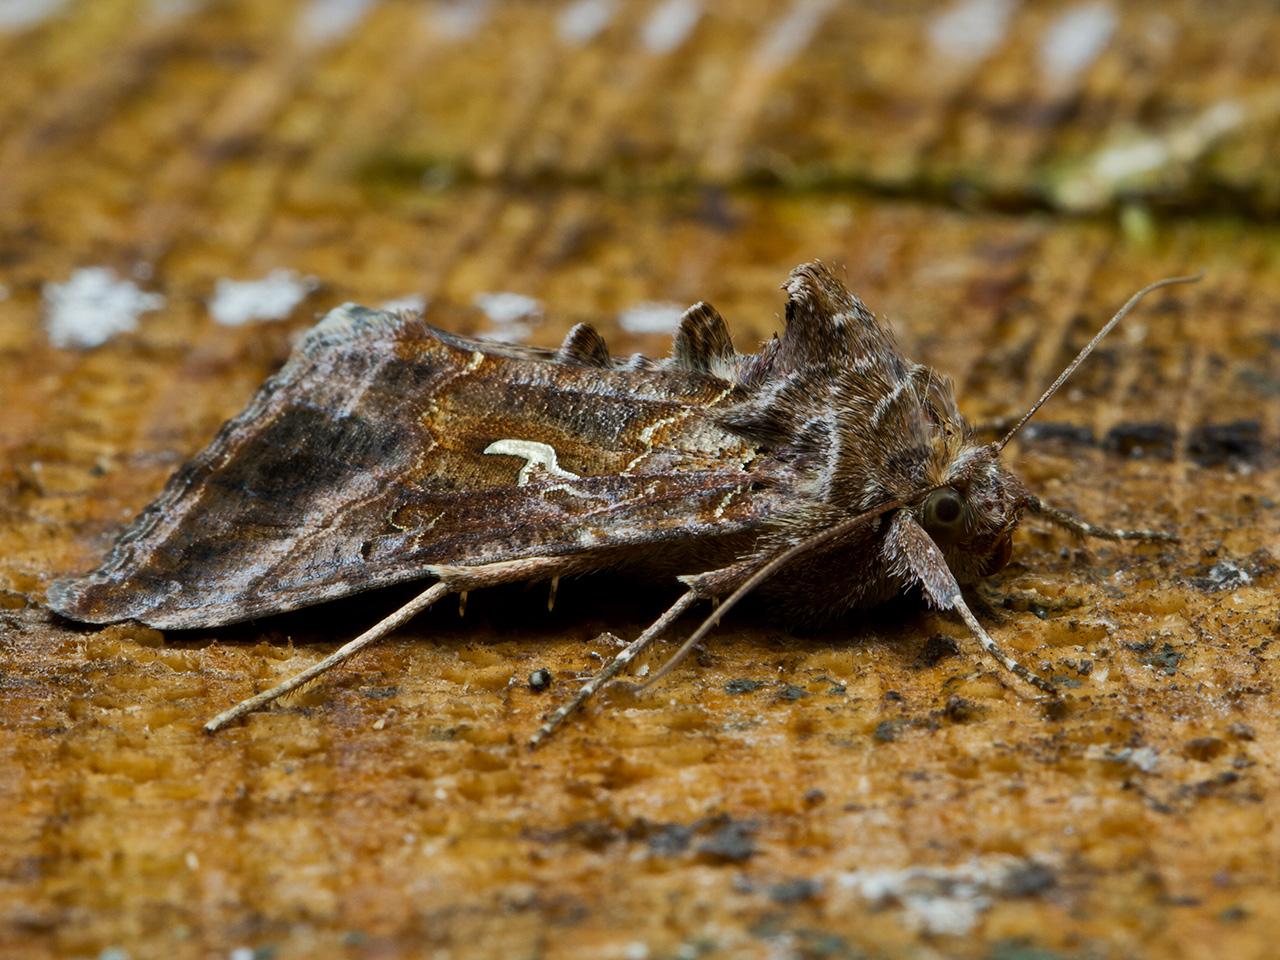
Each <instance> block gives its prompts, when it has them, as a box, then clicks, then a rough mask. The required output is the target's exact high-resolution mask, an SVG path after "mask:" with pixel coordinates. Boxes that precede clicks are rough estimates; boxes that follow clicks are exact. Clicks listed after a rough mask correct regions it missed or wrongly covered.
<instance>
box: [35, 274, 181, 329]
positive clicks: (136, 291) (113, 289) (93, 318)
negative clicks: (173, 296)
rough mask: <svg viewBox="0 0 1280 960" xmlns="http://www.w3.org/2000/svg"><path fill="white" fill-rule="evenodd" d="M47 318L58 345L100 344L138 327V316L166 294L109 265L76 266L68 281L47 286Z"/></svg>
mask: <svg viewBox="0 0 1280 960" xmlns="http://www.w3.org/2000/svg"><path fill="white" fill-rule="evenodd" d="M43 292H44V322H45V330H46V331H47V332H48V334H49V342H50V343H52V344H53V345H54V346H55V347H99V346H101V345H102V344H104V343H106V342H107V341H108V340H110V339H111V338H112V337H114V336H116V335H117V334H121V333H128V332H130V331H133V330H136V329H138V317H140V316H141V315H142V314H144V313H146V312H148V311H150V310H159V309H160V308H161V307H163V306H164V304H165V298H164V296H163V295H162V294H159V293H148V292H146V291H144V290H142V289H140V288H139V287H138V286H137V285H136V284H134V283H133V282H132V281H129V280H122V279H121V278H120V277H118V276H117V275H116V273H115V271H113V270H111V269H109V268H107V267H85V268H84V269H82V270H77V271H76V272H75V273H73V274H71V276H70V277H69V278H68V279H67V281H66V282H65V283H47V284H45V286H44V291H43Z"/></svg>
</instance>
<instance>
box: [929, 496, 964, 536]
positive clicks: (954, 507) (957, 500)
mask: <svg viewBox="0 0 1280 960" xmlns="http://www.w3.org/2000/svg"><path fill="white" fill-rule="evenodd" d="M963 517H964V500H962V499H961V497H960V494H959V493H957V492H956V491H955V490H952V489H951V488H950V487H943V488H942V489H941V490H935V491H933V493H931V494H929V496H928V497H926V498H925V501H924V525H925V526H926V527H928V528H929V529H930V530H937V531H947V532H951V531H954V530H955V529H956V527H958V526H959V524H960V521H961V519H962V518H963Z"/></svg>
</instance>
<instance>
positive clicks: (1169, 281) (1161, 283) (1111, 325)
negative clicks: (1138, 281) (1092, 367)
mask: <svg viewBox="0 0 1280 960" xmlns="http://www.w3.org/2000/svg"><path fill="white" fill-rule="evenodd" d="M1202 277H1204V274H1203V273H1197V274H1193V275H1191V276H1188V277H1165V278H1164V279H1163V280H1157V281H1156V282H1155V283H1149V284H1147V285H1146V286H1145V287H1143V288H1142V289H1141V290H1139V291H1138V292H1137V293H1135V294H1134V295H1133V296H1132V297H1130V298H1129V299H1128V301H1126V302H1125V305H1124V306H1123V307H1121V308H1120V309H1119V310H1117V311H1116V315H1115V316H1114V317H1112V318H1111V319H1110V320H1108V321H1107V324H1106V326H1104V327H1103V328H1102V329H1101V330H1099V331H1098V332H1097V333H1095V334H1094V335H1093V339H1092V340H1090V341H1089V342H1088V343H1086V344H1085V345H1084V349H1082V350H1081V351H1080V352H1079V353H1077V354H1076V358H1075V359H1074V360H1072V361H1071V362H1070V363H1069V364H1067V368H1066V369H1065V370H1063V371H1062V372H1061V373H1060V374H1058V379H1057V380H1054V381H1053V383H1051V384H1050V385H1049V389H1048V390H1046V391H1045V392H1044V393H1042V394H1041V395H1040V399H1039V400H1037V401H1036V402H1035V403H1033V404H1032V405H1031V409H1030V410H1028V411H1027V412H1026V413H1024V414H1023V415H1022V419H1021V420H1019V421H1018V422H1017V423H1016V424H1014V427H1013V429H1012V430H1010V431H1009V432H1008V433H1006V434H1005V435H1004V439H1003V440H1001V441H1000V442H999V443H998V444H996V450H1003V449H1004V447H1005V444H1007V443H1008V442H1009V441H1010V440H1012V439H1013V435H1014V434H1016V433H1017V432H1018V431H1019V430H1021V429H1022V427H1023V425H1024V424H1026V422H1027V421H1028V420H1030V419H1031V418H1032V417H1033V416H1035V412H1036V411H1037V410H1039V409H1040V408H1041V407H1042V406H1044V404H1045V401H1046V400H1048V399H1049V398H1050V397H1052V396H1053V395H1054V394H1055V393H1057V392H1058V388H1059V387H1060V386H1062V385H1063V384H1064V383H1066V382H1067V378H1068V377H1070V376H1071V374H1073V373H1075V370H1076V367H1078V366H1080V364H1082V363H1084V358H1085V357H1087V356H1089V354H1091V353H1093V348H1094V347H1096V346H1097V345H1098V344H1099V343H1100V342H1101V341H1102V338H1103V337H1105V336H1106V335H1107V334H1108V333H1110V332H1111V331H1112V330H1114V329H1115V327H1116V324H1118V323H1119V322H1120V321H1121V320H1123V319H1124V318H1125V317H1126V316H1127V315H1128V313H1129V311H1130V310H1132V309H1133V308H1134V307H1135V306H1137V305H1138V301H1139V300H1141V299H1142V298H1143V297H1145V296H1146V295H1147V294H1148V293H1150V292H1151V291H1152V290H1159V289H1160V288H1161V287H1168V286H1171V285H1173V284H1175V283H1195V282H1196V281H1198V280H1200V279H1201V278H1202Z"/></svg>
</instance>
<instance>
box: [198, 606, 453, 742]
mask: <svg viewBox="0 0 1280 960" xmlns="http://www.w3.org/2000/svg"><path fill="white" fill-rule="evenodd" d="M452 592H453V587H451V586H449V584H447V583H436V584H433V585H432V586H430V587H428V588H427V589H426V590H424V591H423V592H422V593H420V594H418V596H416V597H414V598H413V599H412V600H410V601H409V602H408V603H406V604H405V605H404V606H403V607H401V608H400V609H399V610H397V611H396V612H395V613H393V614H391V615H390V616H388V617H386V618H385V619H383V620H381V621H379V622H378V623H377V624H375V625H374V626H372V627H370V628H369V629H368V630H366V631H365V632H364V633H362V634H360V636H358V637H356V638H355V639H354V640H352V641H350V642H349V643H346V644H344V645H343V646H341V647H339V648H338V649H337V650H335V651H334V652H333V653H331V654H329V656H327V657H325V658H324V659H323V660H321V661H320V662H319V663H314V664H312V665H311V666H309V667H307V669H305V670H303V671H302V672H301V673H295V674H294V675H293V676H292V677H290V678H289V679H288V680H285V681H284V682H283V683H280V684H277V685H276V686H274V687H272V688H271V689H270V690H264V691H263V692H262V693H259V694H257V695H255V696H252V697H249V698H248V699H247V700H242V701H240V702H239V703H237V704H236V705H235V706H234V707H232V708H231V709H229V710H224V711H223V712H222V713H220V714H218V715H217V716H216V717H214V718H213V719H212V720H210V721H209V722H208V723H206V724H205V725H204V732H205V733H216V732H217V731H218V730H221V729H222V728H223V727H225V726H226V725H227V724H229V723H231V722H232V721H233V720H236V719H239V718H240V717H243V716H244V715H245V714H247V713H252V712H253V711H254V710H257V709H258V708H259V707H265V706H266V705H267V704H268V703H271V702H272V701H273V700H277V699H279V698H280V697H283V696H284V695H285V694H286V693H289V692H290V691H291V690H297V689H298V687H300V686H302V685H303V684H304V683H307V682H308V681H310V680H314V679H315V678H316V677H318V676H320V674H322V673H325V672H326V671H328V670H332V669H333V668H334V667H336V666H337V665H338V664H340V663H342V662H343V661H345V660H349V659H351V658H352V657H354V656H355V655H356V654H357V653H359V652H360V651H361V650H363V649H364V648H365V647H367V646H369V645H370V644H373V643H376V642H377V641H379V640H381V639H382V638H383V637H385V636H386V635H387V634H388V633H390V632H391V631H392V630H394V629H396V627H398V626H400V625H401V624H403V623H405V622H406V621H408V620H410V619H411V618H413V617H415V616H417V615H418V614H419V613H421V612H422V611H423V610H425V609H427V607H429V606H431V605H432V604H433V603H435V602H436V601H437V600H439V599H440V598H441V597H443V596H446V595H447V594H450V593H452Z"/></svg>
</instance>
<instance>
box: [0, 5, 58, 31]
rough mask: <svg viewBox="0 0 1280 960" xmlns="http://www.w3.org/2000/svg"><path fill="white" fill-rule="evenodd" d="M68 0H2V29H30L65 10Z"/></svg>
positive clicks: (0, 6)
mask: <svg viewBox="0 0 1280 960" xmlns="http://www.w3.org/2000/svg"><path fill="white" fill-rule="evenodd" d="M66 5H67V0H0V31H6V32H7V31H15V32H16V31H18V30H29V29H30V28H32V27H35V26H39V25H40V24H41V23H43V22H44V21H46V20H48V19H49V18H50V17H55V16H57V15H58V14H59V13H61V12H62V11H63V8H65V7H66Z"/></svg>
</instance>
